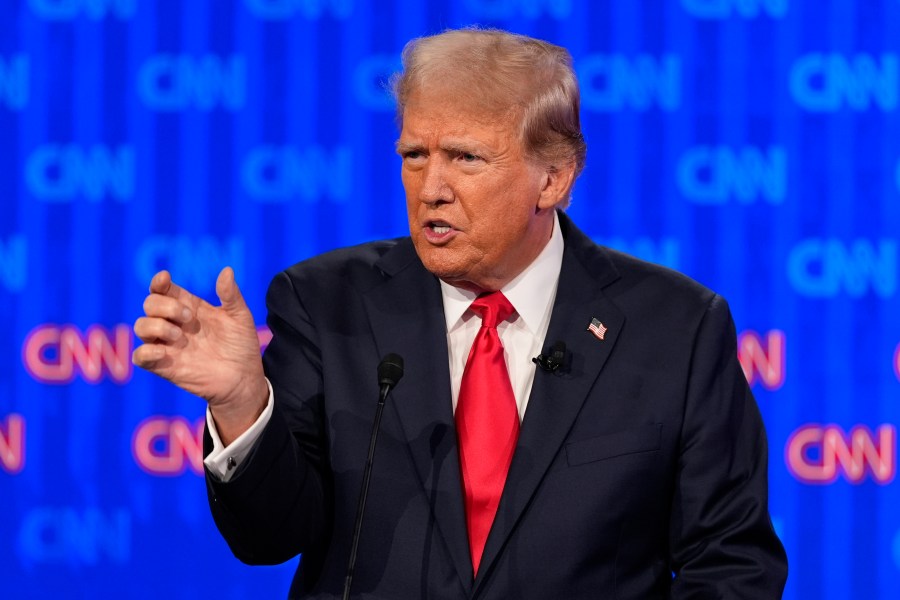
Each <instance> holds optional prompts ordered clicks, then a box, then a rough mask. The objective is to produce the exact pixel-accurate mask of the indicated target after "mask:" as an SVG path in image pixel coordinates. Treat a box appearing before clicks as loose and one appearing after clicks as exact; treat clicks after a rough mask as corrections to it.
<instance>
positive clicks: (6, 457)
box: [0, 413, 25, 475]
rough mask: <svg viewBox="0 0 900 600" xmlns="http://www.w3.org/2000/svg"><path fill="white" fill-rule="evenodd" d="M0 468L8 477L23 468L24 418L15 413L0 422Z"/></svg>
mask: <svg viewBox="0 0 900 600" xmlns="http://www.w3.org/2000/svg"><path fill="white" fill-rule="evenodd" d="M0 466H2V467H3V470H4V471H6V472H7V473H9V474H10V475H15V474H16V473H18V472H20V471H21V470H22V469H24V468H25V417H23V416H22V415H17V414H15V413H13V414H11V415H7V416H6V419H5V420H4V421H2V422H0Z"/></svg>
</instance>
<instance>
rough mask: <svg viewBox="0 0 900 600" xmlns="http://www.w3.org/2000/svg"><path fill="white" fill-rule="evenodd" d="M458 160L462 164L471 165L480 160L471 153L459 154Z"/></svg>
mask: <svg viewBox="0 0 900 600" xmlns="http://www.w3.org/2000/svg"><path fill="white" fill-rule="evenodd" d="M458 158H459V160H461V161H462V162H464V163H473V162H477V161H479V160H481V157H480V156H478V155H477V154H472V153H471V152H460V153H459V155H458Z"/></svg>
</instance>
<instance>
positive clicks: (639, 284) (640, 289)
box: [603, 247, 724, 311]
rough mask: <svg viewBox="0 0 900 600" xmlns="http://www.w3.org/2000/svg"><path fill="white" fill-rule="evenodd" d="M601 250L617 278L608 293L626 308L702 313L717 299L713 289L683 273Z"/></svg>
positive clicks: (616, 251) (607, 249)
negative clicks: (643, 307) (653, 307)
mask: <svg viewBox="0 0 900 600" xmlns="http://www.w3.org/2000/svg"><path fill="white" fill-rule="evenodd" d="M603 251H604V252H605V253H606V254H607V256H608V257H609V259H610V261H611V263H612V264H613V266H614V268H615V269H616V271H617V272H618V275H619V279H618V280H616V282H615V283H613V284H612V285H611V286H610V288H609V289H608V293H609V294H610V295H611V296H616V297H619V298H620V299H621V300H623V301H624V302H625V304H626V305H629V304H632V305H637V306H643V305H645V304H646V305H654V306H659V307H670V308H675V307H678V308H680V309H681V310H691V311H705V310H706V309H707V308H708V307H709V305H710V304H711V303H712V302H713V300H714V299H715V298H716V297H717V294H716V293H715V292H714V291H713V290H711V289H709V288H708V287H706V286H705V285H703V284H702V283H700V282H698V281H696V280H694V279H692V278H691V277H689V276H687V275H685V274H684V273H681V272H679V271H676V270H674V269H671V268H669V267H664V266H662V265H658V264H655V263H651V262H647V261H645V260H641V259H639V258H637V257H634V256H631V255H629V254H625V253H624V252H620V251H618V250H614V249H612V248H605V247H604V248H603ZM638 298H640V301H639V302H638V301H637V300H638ZM722 301H723V302H724V300H722Z"/></svg>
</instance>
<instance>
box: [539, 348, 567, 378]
mask: <svg viewBox="0 0 900 600" xmlns="http://www.w3.org/2000/svg"><path fill="white" fill-rule="evenodd" d="M531 362H533V363H534V364H536V365H537V366H539V367H540V368H542V369H543V370H545V371H547V372H548V373H555V372H556V371H558V370H559V368H560V367H562V366H564V365H565V364H566V343H565V342H564V341H562V340H556V342H555V343H554V344H553V348H551V349H550V352H548V353H547V354H538V355H537V356H535V357H534V358H532V359H531Z"/></svg>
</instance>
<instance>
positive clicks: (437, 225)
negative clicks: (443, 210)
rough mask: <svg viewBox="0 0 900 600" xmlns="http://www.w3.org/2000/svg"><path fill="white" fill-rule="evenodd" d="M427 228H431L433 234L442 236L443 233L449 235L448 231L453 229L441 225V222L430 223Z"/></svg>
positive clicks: (443, 224) (444, 224)
mask: <svg viewBox="0 0 900 600" xmlns="http://www.w3.org/2000/svg"><path fill="white" fill-rule="evenodd" d="M428 226H429V227H430V228H431V230H432V231H433V232H435V233H437V234H439V235H440V234H443V233H450V230H451V229H453V228H452V227H450V226H449V225H447V224H446V223H443V222H441V221H432V222H431V223H429V224H428Z"/></svg>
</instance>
